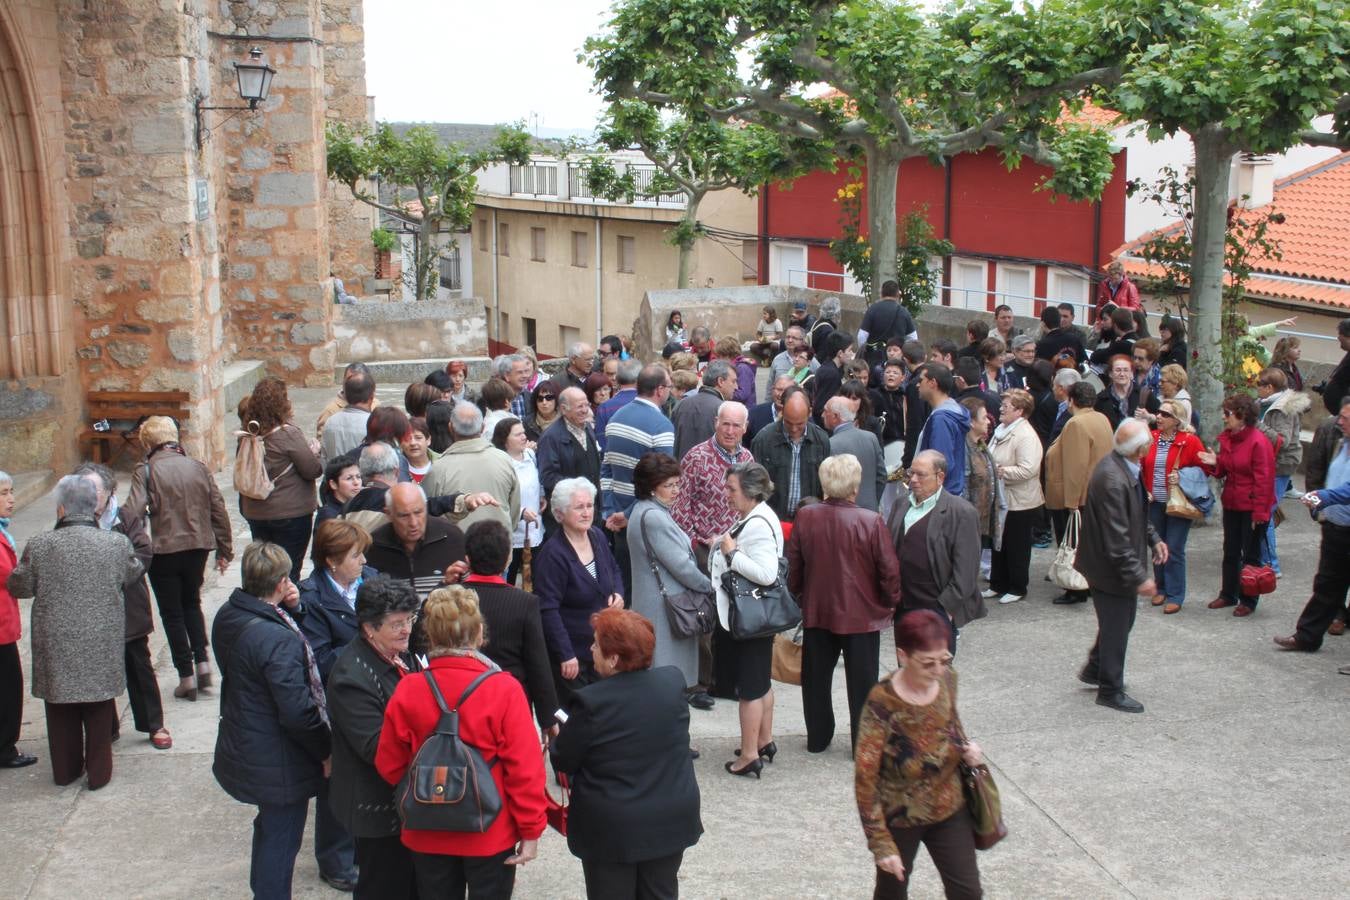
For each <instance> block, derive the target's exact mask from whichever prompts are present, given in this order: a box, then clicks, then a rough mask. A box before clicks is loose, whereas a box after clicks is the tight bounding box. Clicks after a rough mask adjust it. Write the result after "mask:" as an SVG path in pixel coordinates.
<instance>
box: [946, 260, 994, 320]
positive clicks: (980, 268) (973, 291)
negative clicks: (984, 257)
mask: <svg viewBox="0 0 1350 900" xmlns="http://www.w3.org/2000/svg"><path fill="white" fill-rule="evenodd" d="M988 290H989V281H988V276H987V275H986V273H985V264H984V263H983V262H980V261H978V260H952V306H959V307H961V308H963V309H985V307H986V300H985V297H986V294H987V293H988Z"/></svg>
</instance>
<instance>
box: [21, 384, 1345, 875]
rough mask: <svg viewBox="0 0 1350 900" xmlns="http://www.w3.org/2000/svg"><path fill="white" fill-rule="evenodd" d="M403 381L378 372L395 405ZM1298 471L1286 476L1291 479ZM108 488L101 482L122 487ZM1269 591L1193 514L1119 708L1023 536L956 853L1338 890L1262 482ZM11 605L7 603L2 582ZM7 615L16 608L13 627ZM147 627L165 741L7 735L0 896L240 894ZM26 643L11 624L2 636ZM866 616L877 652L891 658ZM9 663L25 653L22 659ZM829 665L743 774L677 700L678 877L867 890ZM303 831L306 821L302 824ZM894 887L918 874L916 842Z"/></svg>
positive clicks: (787, 701) (999, 867) (164, 662)
mask: <svg viewBox="0 0 1350 900" xmlns="http://www.w3.org/2000/svg"><path fill="white" fill-rule="evenodd" d="M331 393H332V389H331V388H325V389H309V390H301V391H294V392H293V394H292V396H293V398H294V400H295V405H296V412H297V415H296V419H297V421H298V422H300V423H302V424H304V423H311V422H313V420H314V417H315V414H316V413H317V411H318V409H319V408H320V407H321V406H322V404H323V403H324V402H326V400H327V399H328V397H329V396H331ZM401 395H402V388H401V387H399V388H398V390H396V391H395V390H390V391H388V392H386V391H381V399H382V400H384V399H388V400H390V401H392V402H398V401H399V399H401ZM218 480H219V481H220V483H221V487H222V490H225V491H226V494H227V498H226V505H227V506H228V507H229V509H230V510H231V514H232V515H233V516H234V517H235V525H236V554H238V552H239V551H240V550H242V547H243V546H244V544H246V543H247V540H248V536H247V526H246V525H245V524H244V523H243V521H242V519H240V518H239V517H238V507H237V504H236V502H235V497H234V495H233V494H232V493H231V492H230V491H229V481H230V478H229V475H228V473H222V474H221V475H220V476H219V477H218ZM1299 482H1301V478H1300V479H1299ZM123 493H125V485H124V486H123ZM1286 508H1287V511H1288V512H1289V513H1290V517H1289V519H1288V521H1287V522H1286V523H1285V525H1284V526H1282V527H1281V529H1280V548H1281V558H1282V561H1283V567H1284V572H1285V575H1284V578H1283V579H1282V580H1281V582H1280V590H1279V592H1278V593H1276V594H1275V595H1273V596H1272V597H1269V598H1267V599H1266V600H1265V601H1264V602H1263V603H1262V605H1261V607H1260V609H1259V610H1258V613H1257V614H1256V615H1255V616H1253V617H1251V618H1249V619H1246V620H1238V619H1234V618H1233V617H1232V615H1231V614H1230V613H1229V611H1226V610H1225V611H1211V610H1207V609H1205V608H1204V604H1205V603H1206V602H1207V601H1208V600H1209V599H1211V598H1212V597H1213V596H1214V593H1215V588H1216V585H1217V577H1218V560H1219V556H1218V554H1219V550H1218V548H1219V543H1220V529H1219V527H1218V526H1217V524H1215V525H1213V526H1210V527H1205V528H1201V529H1198V530H1195V531H1193V532H1192V536H1191V541H1190V557H1191V560H1190V576H1191V578H1190V595H1189V601H1188V602H1187V604H1186V607H1185V609H1184V610H1183V611H1182V612H1181V613H1180V614H1178V615H1175V616H1167V617H1164V616H1163V615H1162V614H1161V611H1160V610H1159V609H1153V608H1151V607H1148V606H1147V605H1145V606H1144V607H1143V608H1141V610H1140V613H1139V620H1138V623H1137V624H1136V626H1135V629H1134V633H1133V636H1132V641H1131V646H1130V655H1129V658H1128V661H1127V669H1126V678H1127V681H1128V687H1129V690H1130V693H1131V694H1132V695H1133V696H1134V697H1135V698H1136V699H1138V700H1140V701H1141V702H1143V703H1144V704H1145V705H1146V706H1147V712H1146V713H1145V714H1144V715H1142V716H1131V715H1124V714H1121V713H1117V712H1113V711H1110V710H1107V709H1104V708H1102V707H1099V706H1096V705H1095V704H1094V703H1093V691H1092V690H1091V689H1089V688H1086V687H1085V686H1083V685H1081V684H1080V683H1079V682H1078V681H1077V680H1076V678H1075V673H1076V672H1077V670H1078V667H1079V666H1080V665H1081V664H1082V660H1083V657H1084V654H1085V653H1086V651H1087V648H1088V645H1089V644H1090V643H1091V641H1092V636H1093V632H1094V629H1095V623H1094V619H1093V615H1092V610H1091V607H1090V605H1078V606H1072V607H1059V606H1052V605H1051V604H1050V602H1049V601H1050V597H1051V596H1052V594H1053V593H1054V592H1053V591H1052V589H1051V586H1050V585H1049V584H1047V583H1045V582H1044V581H1042V580H1041V578H1042V576H1043V575H1044V573H1045V570H1046V567H1047V566H1048V564H1049V562H1050V557H1051V554H1050V552H1049V551H1037V552H1036V553H1035V555H1034V556H1033V562H1032V575H1033V582H1034V585H1035V586H1034V587H1033V589H1032V593H1031V596H1029V597H1028V598H1027V599H1026V600H1024V601H1022V602H1021V603H1016V604H1012V605H1009V606H1003V607H1000V606H997V605H995V607H994V608H993V609H991V610H990V614H989V616H988V618H986V619H982V620H980V621H979V622H976V623H974V624H973V625H971V626H970V627H969V628H968V629H967V630H966V632H965V633H964V634H963V636H962V640H961V646H960V652H959V653H958V655H957V669H958V671H959V672H960V673H961V676H962V683H961V709H962V711H963V718H964V720H965V723H966V726H967V729H968V731H969V732H970V734H971V735H972V737H973V738H975V739H976V740H978V741H979V742H980V743H981V744H983V746H984V749H985V753H986V755H987V756H988V758H989V761H990V764H991V766H992V767H993V769H994V774H995V777H996V778H997V780H998V783H999V786H1000V788H1001V790H1002V793H1003V800H1004V816H1005V819H1006V821H1007V824H1008V827H1009V830H1010V832H1011V834H1010V837H1009V838H1008V839H1007V840H1006V841H1004V842H1003V843H1002V844H1000V845H999V846H998V847H996V848H995V849H993V850H991V851H989V852H987V853H983V854H981V856H980V864H981V871H982V875H983V878H984V885H985V889H986V892H987V894H988V896H990V897H993V898H1061V897H1062V898H1072V900H1083V898H1107V897H1140V898H1172V897H1176V898H1191V897H1194V898H1211V897H1263V898H1268V897H1291V898H1292V897H1298V898H1323V897H1325V898H1331V897H1344V896H1346V895H1347V893H1350V887H1347V884H1346V879H1347V875H1346V872H1347V863H1350V851H1348V850H1347V849H1346V846H1345V836H1346V835H1347V834H1350V805H1348V804H1347V803H1346V796H1347V794H1346V789H1347V787H1348V785H1347V784H1346V779H1345V776H1344V761H1345V758H1346V749H1345V744H1346V741H1347V739H1350V724H1347V722H1346V720H1345V718H1343V716H1344V711H1345V709H1346V703H1345V701H1346V698H1347V696H1350V678H1347V677H1346V676H1343V675H1338V674H1337V673H1336V668H1337V667H1338V666H1341V665H1345V664H1346V663H1350V636H1347V637H1343V638H1334V637H1333V638H1328V640H1327V644H1326V646H1325V647H1324V649H1323V650H1322V652H1320V653H1317V654H1308V655H1305V654H1287V653H1281V652H1279V651H1278V650H1277V649H1276V648H1275V647H1274V645H1273V644H1272V643H1271V638H1272V637H1273V636H1274V635H1277V634H1287V633H1289V632H1290V631H1291V630H1292V627H1293V623H1294V619H1295V618H1296V616H1297V614H1298V611H1299V610H1300V609H1301V608H1302V605H1303V603H1304V601H1305V600H1306V599H1307V597H1308V594H1309V590H1310V586H1311V581H1312V576H1313V570H1314V568H1315V567H1316V560H1317V533H1316V531H1315V529H1314V526H1312V525H1311V524H1310V522H1309V521H1308V519H1307V517H1306V516H1305V515H1303V514H1302V513H1301V512H1300V511H1299V510H1297V509H1296V508H1295V506H1294V504H1293V503H1292V502H1290V501H1286ZM53 515H54V505H53V501H52V498H51V497H50V496H48V497H46V498H43V499H42V500H41V501H38V502H36V503H34V504H32V505H30V506H29V507H28V508H26V509H24V510H23V511H21V512H20V513H19V514H18V515H17V516H16V517H15V520H14V528H13V530H14V533H15V536H16V539H17V540H18V541H19V543H20V546H22V544H23V542H24V541H25V540H26V539H27V538H28V537H30V536H31V535H33V534H35V533H36V532H38V531H40V530H42V529H45V528H49V527H50V525H51V522H52V519H53ZM238 576H239V573H238V565H237V564H236V565H235V566H233V567H232V568H231V569H230V570H229V571H228V572H227V573H226V574H225V575H224V576H223V577H222V578H220V579H215V578H214V576H210V577H209V580H208V585H209V586H210V590H209V592H208V594H207V602H206V606H207V616H208V621H209V620H210V618H211V617H212V616H214V613H215V610H216V608H217V607H218V606H219V605H220V604H221V602H222V601H223V600H224V599H225V597H226V596H227V595H228V592H229V590H230V589H231V588H232V587H233V586H235V585H237V584H238ZM21 606H22V607H23V609H24V611H25V619H26V613H27V607H28V603H27V601H23V602H22V603H21ZM26 633H27V622H26V621H25V634H26ZM152 640H155V643H152V646H154V647H156V648H157V649H156V652H157V654H158V657H157V659H158V661H159V664H160V685H161V690H162V691H163V693H164V697H165V718H166V722H167V724H168V727H169V728H170V729H171V730H172V732H173V736H174V748H173V749H172V750H170V751H168V752H159V751H156V750H154V749H152V748H151V747H150V745H149V743H148V742H147V741H146V740H145V739H144V736H143V735H140V734H138V733H136V732H134V731H132V730H131V722H130V712H129V711H126V709H125V701H123V703H122V704H121V708H122V709H123V724H122V734H123V737H122V740H121V742H120V743H118V744H117V745H116V750H115V762H114V773H113V780H112V782H111V783H110V784H109V785H108V786H107V787H106V788H104V789H103V790H100V791H98V792H94V793H91V792H89V791H87V790H86V789H84V788H83V787H81V786H80V785H79V783H77V784H75V785H72V786H70V787H66V788H58V787H55V786H54V785H53V784H52V782H51V772H50V768H49V763H48V754H47V747H46V741H45V734H44V731H43V722H42V710H41V704H40V703H39V702H37V701H34V700H32V699H31V698H30V699H29V701H28V706H27V708H26V710H25V723H24V729H23V740H22V742H21V744H20V748H21V749H23V750H25V751H27V752H30V753H35V754H36V755H38V756H39V757H40V758H41V761H40V762H39V764H38V765H36V766H33V767H31V768H28V769H22V770H17V771H12V772H0V797H3V800H4V803H3V810H4V815H3V823H2V824H0V836H2V839H0V845H2V846H3V847H4V851H3V853H0V885H3V887H0V896H5V897H24V898H27V897H35V898H37V897H40V898H61V900H67V898H72V897H89V898H94V897H98V898H103V897H108V898H122V897H140V896H145V897H156V898H166V897H172V898H179V897H182V898H217V897H219V898H234V897H245V896H247V894H248V861H249V841H250V821H251V819H252V812H253V811H252V808H251V807H245V806H242V805H240V804H238V803H235V802H234V801H232V800H231V799H230V798H229V797H227V796H226V795H225V793H224V792H223V791H221V790H220V788H219V787H218V786H217V785H216V783H215V780H214V779H213V777H212V775H211V756H212V748H213V746H214V742H215V734H216V710H217V706H216V704H217V699H218V696H219V691H218V689H217V690H215V691H212V692H209V693H207V694H206V695H205V699H204V700H202V699H199V700H198V701H197V702H196V703H187V702H184V701H180V700H174V699H173V698H172V695H171V689H172V686H173V684H174V683H175V681H176V676H175V675H174V673H173V671H172V667H171V666H170V665H169V660H168V652H167V647H166V646H165V644H164V642H163V638H162V634H159V633H157V634H156V636H155V639H152ZM21 648H22V650H23V652H24V653H25V654H26V653H27V641H26V640H24V641H23V642H22V643H21ZM891 654H892V651H891V643H890V640H889V636H887V638H886V639H885V640H883V645H882V655H883V659H882V668H883V671H884V670H886V669H888V668H889V667H890V665H893V663H894V659H893V657H892V655H891ZM25 661H26V659H25ZM842 686H843V673H842V671H840V672H839V673H838V674H837V676H836V681H835V711H836V716H837V718H838V720H839V723H840V730H839V734H838V736H836V738H835V742H834V745H833V747H831V749H830V750H829V751H828V752H826V753H824V754H821V755H818V756H811V755H808V754H807V753H806V751H805V740H804V728H803V725H802V718H801V700H800V694H799V693H798V691H797V689H796V688H791V687H785V686H781V685H780V686H778V688H777V711H776V731H777V735H778V744H779V747H780V748H781V752H780V753H779V755H778V757H777V759H776V761H775V762H774V764H773V765H772V766H767V767H766V769H765V776H764V779H763V780H762V781H759V782H756V781H754V780H747V779H740V778H730V777H728V776H727V775H726V774H725V773H724V772H723V771H722V764H723V762H724V761H725V760H726V759H729V758H730V756H731V751H732V748H733V747H734V746H735V745H736V743H737V740H738V737H737V735H738V731H737V727H738V726H737V721H736V709H735V704H733V703H729V702H725V701H719V702H718V704H717V707H716V709H714V710H713V711H711V712H698V711H691V732H692V735H693V744H694V746H695V747H696V748H698V749H699V750H701V751H702V758H701V759H700V760H698V761H697V762H696V763H695V767H696V770H697V772H698V776H699V784H700V788H701V790H702V792H703V824H704V828H705V829H706V833H705V835H704V837H703V840H702V841H700V843H699V844H698V845H697V846H696V847H694V848H692V849H691V850H690V852H689V853H688V854H687V855H686V857H685V862H684V868H683V870H682V873H681V875H682V887H683V893H684V896H686V897H691V898H720V897H733V898H798V897H842V898H857V897H867V896H870V893H871V883H872V866H871V863H870V856H869V854H868V853H867V850H866V847H865V845H864V843H863V839H862V832H861V829H860V828H859V826H858V819H857V814H856V812H855V809H854V805H853V780H852V765H851V761H850V759H849V755H848V731H847V721H848V714H847V708H846V705H845V701H844V696H843V690H842ZM311 832H312V826H311ZM916 868H917V871H916V873H915V875H914V878H915V880H916V881H917V885H916V887H915V890H914V891H913V893H912V894H911V896H914V897H917V898H933V897H940V896H941V885H940V884H939V882H938V879H937V875H936V873H935V871H934V870H933V868H932V866H931V864H930V863H929V862H928V860H927V857H926V855H924V854H922V853H921V854H920V860H919V863H918V864H917V867H916ZM517 885H518V887H517V892H516V895H517V896H519V897H525V898H573V897H581V896H583V893H584V892H583V885H582V878H581V867H580V865H579V863H578V862H577V861H576V860H575V859H574V858H573V857H572V856H571V855H570V854H569V853H568V852H567V847H566V843H565V841H564V839H563V838H561V837H560V836H559V835H557V834H556V833H554V832H549V833H547V834H546V835H545V836H544V838H543V840H542V841H541V845H540V854H539V858H538V859H537V860H536V861H535V862H533V863H530V864H529V865H527V866H525V867H524V868H523V869H522V870H521V872H520V874H519V878H518V882H517ZM295 894H296V896H297V897H305V898H335V897H337V896H338V895H337V894H336V892H333V891H332V890H331V889H329V888H328V887H327V886H326V885H324V884H323V883H322V882H320V881H319V878H318V871H317V868H316V866H315V863H314V857H313V854H312V852H311V845H310V843H309V841H308V840H307V841H306V844H305V847H304V849H303V850H302V851H301V855H300V857H299V859H298V860H297V864H296V876H295Z"/></svg>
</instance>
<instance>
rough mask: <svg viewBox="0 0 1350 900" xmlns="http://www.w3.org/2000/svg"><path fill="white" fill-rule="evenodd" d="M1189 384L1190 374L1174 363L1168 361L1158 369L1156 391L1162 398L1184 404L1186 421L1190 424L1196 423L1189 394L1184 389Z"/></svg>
mask: <svg viewBox="0 0 1350 900" xmlns="http://www.w3.org/2000/svg"><path fill="white" fill-rule="evenodd" d="M1188 384H1190V376H1189V375H1187V374H1186V370H1185V369H1183V368H1182V367H1181V366H1179V365H1177V364H1176V363H1169V364H1168V365H1165V366H1163V367H1162V368H1161V369H1159V370H1158V393H1159V394H1161V395H1162V397H1163V399H1164V400H1176V401H1177V402H1178V403H1183V404H1185V412H1186V417H1185V418H1186V421H1187V422H1189V423H1190V424H1192V425H1195V424H1196V419H1195V415H1194V410H1193V408H1192V405H1191V394H1190V392H1189V391H1187V390H1186V386H1187V385H1188Z"/></svg>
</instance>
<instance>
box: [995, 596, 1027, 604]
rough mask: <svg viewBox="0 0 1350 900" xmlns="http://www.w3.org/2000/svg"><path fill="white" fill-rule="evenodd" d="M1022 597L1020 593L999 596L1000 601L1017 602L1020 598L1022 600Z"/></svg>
mask: <svg viewBox="0 0 1350 900" xmlns="http://www.w3.org/2000/svg"><path fill="white" fill-rule="evenodd" d="M1021 599H1022V597H1021V595H1020V594H1004V595H1003V596H1002V597H999V598H998V602H999V603H1016V602H1017V601H1018V600H1021Z"/></svg>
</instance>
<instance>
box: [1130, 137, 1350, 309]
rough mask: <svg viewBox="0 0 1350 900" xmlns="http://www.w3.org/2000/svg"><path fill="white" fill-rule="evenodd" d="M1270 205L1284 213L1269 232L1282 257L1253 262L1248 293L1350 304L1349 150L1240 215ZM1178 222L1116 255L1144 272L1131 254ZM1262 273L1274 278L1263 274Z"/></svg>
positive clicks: (1283, 183)
mask: <svg viewBox="0 0 1350 900" xmlns="http://www.w3.org/2000/svg"><path fill="white" fill-rule="evenodd" d="M1272 208H1273V209H1274V210H1275V211H1277V212H1280V213H1283V214H1284V217H1285V220H1284V222H1282V223H1279V224H1274V225H1271V227H1270V230H1269V232H1268V235H1269V236H1270V237H1272V238H1274V239H1275V240H1276V241H1278V243H1279V247H1280V252H1281V258H1280V259H1271V258H1261V259H1258V260H1257V261H1256V263H1255V270H1256V272H1255V274H1254V275H1253V277H1252V278H1251V279H1250V280H1249V281H1248V282H1247V290H1248V292H1249V293H1251V294H1253V295H1256V296H1262V297H1271V298H1278V299H1282V300H1297V301H1302V302H1305V303H1315V304H1319V305H1323V306H1338V307H1342V308H1350V153H1342V154H1341V155H1339V156H1333V157H1332V158H1331V159H1327V160H1323V161H1322V162H1320V163H1317V164H1316V165H1314V166H1309V167H1308V168H1306V169H1304V170H1302V171H1300V172H1295V173H1294V174H1293V175H1290V176H1288V177H1285V178H1281V179H1280V180H1279V181H1277V182H1276V183H1275V197H1274V200H1273V202H1272V203H1271V204H1269V205H1266V206H1262V207H1258V208H1257V209H1254V210H1251V211H1250V212H1246V213H1244V214H1245V215H1262V214H1264V213H1268V212H1270V211H1271V209H1272ZM1179 227H1180V226H1179V224H1177V223H1174V224H1172V225H1169V226H1167V227H1165V228H1162V229H1159V230H1158V231H1154V232H1150V233H1149V234H1146V235H1143V236H1141V237H1140V238H1138V239H1137V240H1135V241H1132V242H1130V243H1129V244H1126V245H1125V246H1123V247H1121V248H1120V249H1119V250H1117V251H1116V253H1115V254H1114V255H1116V256H1124V257H1125V258H1124V259H1122V260H1121V262H1123V263H1124V264H1125V269H1126V271H1127V272H1129V273H1131V274H1133V275H1141V276H1144V275H1148V274H1149V272H1148V269H1149V267H1148V266H1146V265H1145V264H1144V263H1143V262H1142V261H1140V260H1138V259H1131V258H1129V257H1130V256H1132V255H1133V254H1135V253H1136V252H1137V251H1138V249H1139V247H1141V246H1142V245H1143V244H1144V243H1145V242H1147V241H1148V240H1149V239H1150V238H1152V237H1153V236H1154V235H1156V234H1161V233H1167V232H1172V231H1175V230H1176V229H1177V228H1179ZM1263 274H1264V275H1268V276H1276V277H1267V278H1262V277H1261V275H1263ZM1286 278H1287V279H1297V280H1288V281H1286V280H1284V279H1286Z"/></svg>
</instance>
